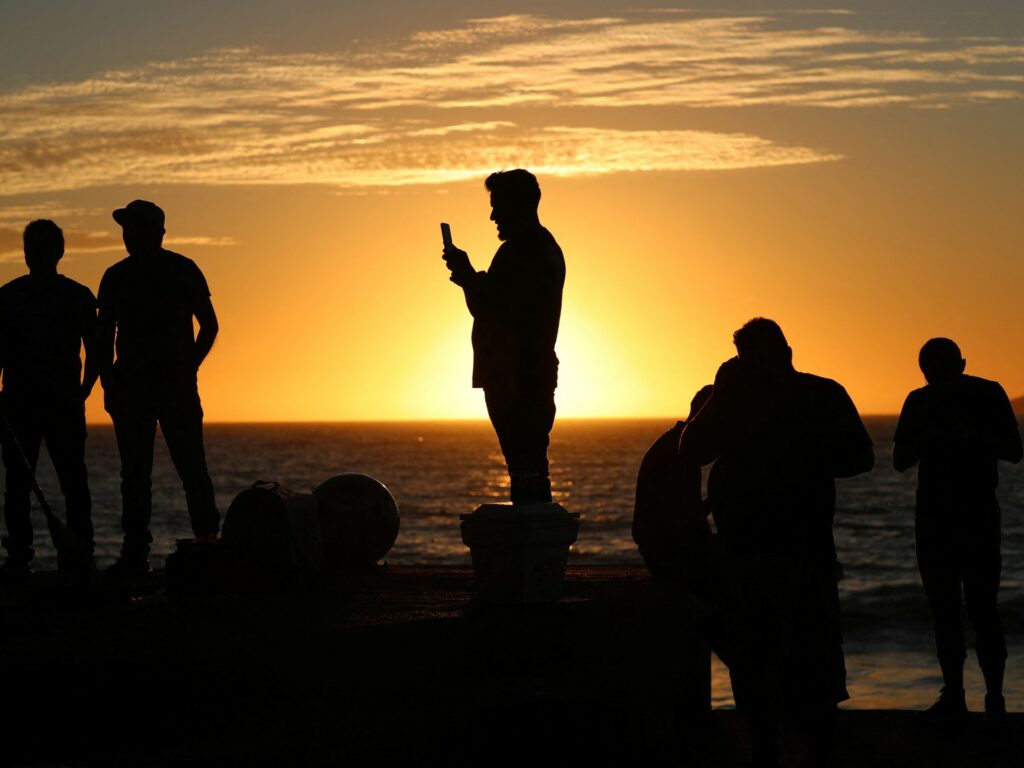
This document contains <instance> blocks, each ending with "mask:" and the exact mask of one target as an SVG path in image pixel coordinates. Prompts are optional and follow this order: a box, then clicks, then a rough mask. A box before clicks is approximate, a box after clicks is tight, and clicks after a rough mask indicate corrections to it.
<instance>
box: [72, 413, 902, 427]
mask: <svg viewBox="0 0 1024 768" xmlns="http://www.w3.org/2000/svg"><path fill="white" fill-rule="evenodd" d="M898 416H899V414H898V413H864V414H861V418H864V419H882V418H885V419H895V418H897V417H898ZM680 420H681V419H680V417H679V416H565V417H559V418H557V419H556V421H555V428H557V427H558V425H559V424H564V423H566V422H570V423H584V422H585V423H612V422H638V421H651V422H654V421H661V422H664V423H666V424H674V423H675V422H677V421H680ZM203 424H204V425H207V426H216V427H230V426H249V427H251V426H268V427H269V426H275V427H281V426H326V425H343V424H345V425H348V424H367V425H370V424H392V425H394V424H465V425H470V424H474V425H475V424H479V425H486V426H490V421H488V420H487V418H486V417H480V418H476V417H465V418H460V417H453V418H441V419H431V418H420V419H407V418H395V419H389V418H378V419H259V420H252V421H241V420H219V419H204V420H203ZM86 426H89V427H112V426H113V425H112V423H111V422H110V420H109V419H108V420H106V421H87V422H86Z"/></svg>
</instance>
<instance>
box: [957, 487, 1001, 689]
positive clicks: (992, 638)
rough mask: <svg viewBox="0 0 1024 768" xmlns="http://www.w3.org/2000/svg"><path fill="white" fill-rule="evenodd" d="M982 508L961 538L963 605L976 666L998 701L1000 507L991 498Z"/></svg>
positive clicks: (999, 681)
mask: <svg viewBox="0 0 1024 768" xmlns="http://www.w3.org/2000/svg"><path fill="white" fill-rule="evenodd" d="M984 507H985V508H984V509H982V510H979V515H978V518H979V520H980V521H981V524H980V525H977V526H975V527H974V528H973V529H972V532H971V535H970V536H966V537H964V538H965V542H964V568H963V588H964V602H965V603H966V605H967V617H968V619H969V620H970V622H971V626H972V627H973V628H974V632H975V635H976V638H977V639H976V650H977V654H978V664H979V666H980V667H981V670H982V673H983V674H984V676H985V688H986V691H987V692H988V694H989V697H991V698H992V699H993V700H996V699H999V700H1001V699H1002V695H1003V675H1004V672H1005V668H1006V638H1005V636H1004V635H1003V627H1002V622H1001V621H1000V618H999V609H998V605H997V601H998V593H999V582H1000V577H1001V574H1002V553H1001V552H1000V520H999V505H998V503H997V502H996V500H995V498H992V499H990V500H988V501H987V503H986V504H985V505H984ZM987 702H988V698H986V703H987ZM987 708H988V707H986V709H987Z"/></svg>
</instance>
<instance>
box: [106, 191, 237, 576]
mask: <svg viewBox="0 0 1024 768" xmlns="http://www.w3.org/2000/svg"><path fill="white" fill-rule="evenodd" d="M113 215H114V220H115V221H116V222H117V223H118V224H120V225H121V227H122V229H123V236H124V244H125V248H126V249H127V251H128V258H126V259H123V260H122V261H119V262H118V263H117V264H115V265H114V266H112V267H110V268H109V269H108V270H107V271H106V274H104V275H103V280H102V281H101V282H100V292H99V299H98V300H99V328H100V345H101V347H100V348H101V350H102V354H103V360H104V365H103V373H102V382H103V389H104V391H105V397H104V404H105V406H106V409H107V412H108V413H110V416H111V418H112V419H113V421H114V432H115V434H116V436H117V448H118V451H119V453H120V454H121V502H122V517H121V527H122V528H123V530H124V544H123V545H122V547H121V557H120V558H119V559H118V561H117V562H116V563H115V564H114V565H112V566H111V567H110V568H109V569H108V570H107V573H108V575H109V576H111V577H114V578H124V577H129V576H138V575H144V574H146V573H148V572H149V571H150V570H151V569H150V567H149V560H148V556H149V545H150V543H151V542H152V541H153V537H152V536H151V535H150V532H149V522H150V517H151V514H152V495H151V476H152V473H153V441H154V439H155V437H156V426H157V423H159V424H160V429H161V431H162V432H163V434H164V439H165V440H166V441H167V450H168V451H169V452H170V454H171V460H172V461H173V462H174V467H175V469H177V471H178V475H179V476H180V477H181V480H182V483H183V484H184V486H185V498H186V502H187V504H188V513H189V517H190V518H191V521H192V531H193V533H194V534H195V536H196V538H197V539H204V540H209V541H216V537H217V529H218V527H219V525H220V515H219V513H218V512H217V505H216V502H215V501H214V495H213V483H212V482H211V481H210V473H209V471H208V470H207V467H206V451H205V449H204V446H203V409H202V405H201V404H200V401H199V389H198V386H197V381H196V374H197V372H198V371H199V366H200V364H201V363H202V362H203V360H204V359H205V358H206V355H207V354H208V353H209V351H210V349H211V347H212V346H213V340H214V339H215V338H216V336H217V329H218V325H217V316H216V314H215V313H214V311H213V304H212V303H211V302H210V289H209V288H208V287H207V285H206V278H205V277H203V273H202V272H201V271H200V270H199V267H197V266H196V264H195V262H193V261H192V260H191V259H187V258H185V257H184V256H181V255H179V254H177V253H173V252H172V251H167V250H164V248H163V247H162V245H163V237H164V212H163V211H162V210H161V209H160V208H159V207H157V206H156V205H154V204H153V203H151V202H148V201H146V200H133V201H132V202H130V203H129V204H128V205H127V206H125V207H124V208H119V209H118V210H116V211H114V214H113ZM193 317H194V318H195V319H196V320H197V321H198V323H199V333H198V334H195V335H194V331H193V325H192V319H193ZM115 336H116V351H117V359H116V361H114V362H113V364H112V365H111V364H110V360H111V359H112V358H113V355H114V351H115Z"/></svg>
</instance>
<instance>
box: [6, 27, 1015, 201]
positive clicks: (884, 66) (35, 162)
mask: <svg viewBox="0 0 1024 768" xmlns="http://www.w3.org/2000/svg"><path fill="white" fill-rule="evenodd" d="M847 21H852V19H851V17H850V16H848V15H847V14H845V13H827V14H787V13H777V14H764V15H759V16H735V17H726V16H715V17H712V18H708V17H700V16H697V15H694V14H692V13H682V14H666V13H653V12H650V13H640V14H635V15H630V16H628V17H622V18H604V17H602V18H592V19H583V20H566V19H548V18H543V17H538V16H529V15H515V16H505V17H500V18H492V19H476V20H470V21H467V22H465V23H464V24H462V25H460V26H458V27H457V28H453V29H448V30H437V31H429V32H421V33H418V34H415V35H412V36H411V37H409V38H406V39H404V40H400V41H394V42H393V43H392V44H390V45H387V46H381V47H380V48H379V49H373V50H361V51H359V52H350V51H346V52H340V53H336V54H325V53H318V54H288V55H284V54H268V53H265V52H261V51H258V50H251V49H234V50H219V51H213V52H210V53H208V54H206V55H203V56H198V57H193V58H188V59H184V60H179V61H168V62H153V63H150V64H147V65H145V66H142V67H139V68H135V69H126V70H118V71H111V72H104V73H100V74H98V75H96V76H94V77H91V78H89V79H86V80H82V81H78V82H66V83H56V84H48V85H39V86H33V87H29V88H23V89H20V90H16V91H11V92H7V93H4V94H0V114H3V127H4V133H5V138H4V142H3V144H2V145H0V189H2V190H3V192H4V194H7V195H11V194H19V193H26V192H38V191H48V190H53V191H59V190H66V189H72V188H80V187H86V186H95V185H108V184H124V183H133V184H151V183H204V184H281V183H284V184H307V183H317V184H332V185H338V186H341V187H348V188H358V187H368V186H380V187H389V186H396V185H403V184H438V183H448V182H451V181H457V180H460V179H463V178H470V177H477V176H479V175H480V174H481V173H484V172H486V171H489V170H492V169H494V168H496V167H501V166H509V165H529V166H530V167H533V168H536V169H543V170H544V171H545V172H547V173H552V174H563V175H579V174H598V173H615V172H623V171H641V170H674V171H678V170H693V169H701V170H714V169H721V168H749V167H761V166H772V165H784V164H792V163H807V162H821V161H826V160H832V159H835V158H836V155H835V154H834V153H831V152H828V151H825V150H821V149H812V148H807V147H791V146H782V145H779V144H777V143H775V142H772V141H769V140H767V139H765V138H759V137H756V136H753V135H750V132H749V131H742V130H741V131H740V132H737V133H711V132H700V131H685V130H619V129H615V128H610V127H608V126H611V125H615V124H616V123H615V121H616V119H617V116H620V115H622V114H623V110H629V111H630V113H631V114H633V115H635V114H636V111H637V110H640V109H649V110H657V109H659V108H666V107H672V108H678V107H689V108H700V109H711V108H717V109H729V110H736V109H737V108H743V107H755V106H760V105H776V106H789V107H793V108H797V107H800V108H828V109H854V108H859V109H864V108H871V107H879V106H885V105H890V106H891V105H905V106H912V107H934V108H938V107H943V108H950V107H955V106H957V105H958V104H966V103H972V102H979V101H1001V100H1010V99H1019V98H1021V95H1022V92H1024V41H1022V40H1020V39H1016V38H1006V39H987V38H986V39H978V38H969V39H938V38H935V37H931V36H928V35H925V34H922V33H919V32H915V31H913V30H911V31H906V32H899V33H893V32H872V31H866V30H864V29H859V28H855V27H854V26H852V23H851V24H850V25H847V26H843V24H844V23H846V22H847ZM536 107H543V108H544V109H545V110H547V112H546V113H545V114H547V115H548V116H550V114H558V115H563V116H564V117H562V118H561V119H560V122H561V123H562V124H561V125H559V124H557V123H556V124H554V125H550V126H549V127H546V128H541V129H538V128H536V127H535V126H536V124H537V123H538V122H540V118H539V116H538V113H537V111H536V109H535V108H536ZM576 108H591V110H592V109H593V108H598V109H600V110H603V114H604V115H605V117H604V118H603V119H601V120H600V125H601V127H596V126H594V125H593V124H592V121H593V117H590V118H589V121H591V124H589V125H584V126H580V125H579V120H578V119H576V120H574V119H572V118H571V115H573V114H574V113H573V110H574V109H576ZM551 110H555V112H552V111H551ZM580 114H582V113H580ZM635 124H636V121H635V120H633V121H631V122H630V125H635Z"/></svg>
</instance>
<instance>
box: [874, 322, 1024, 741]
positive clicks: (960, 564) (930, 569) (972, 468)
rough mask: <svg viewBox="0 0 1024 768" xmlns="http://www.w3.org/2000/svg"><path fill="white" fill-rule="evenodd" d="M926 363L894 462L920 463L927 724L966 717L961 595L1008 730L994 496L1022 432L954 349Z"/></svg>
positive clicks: (995, 713) (939, 350) (932, 345)
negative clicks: (929, 645) (935, 678)
mask: <svg viewBox="0 0 1024 768" xmlns="http://www.w3.org/2000/svg"><path fill="white" fill-rule="evenodd" d="M918 361H919V363H920V366H921V372H922V373H923V374H924V377H925V380H926V381H927V382H928V383H927V385H926V386H924V387H921V388H920V389H915V390H914V391H913V392H911V393H910V394H909V395H908V396H907V400H906V402H905V403H904V404H903V410H902V412H901V413H900V420H899V423H898V424H897V426H896V434H895V436H894V438H893V448H892V463H893V466H894V467H895V468H896V469H897V470H899V471H900V472H904V471H906V470H907V469H909V468H910V467H912V466H913V465H914V464H918V472H917V507H916V511H915V520H914V536H915V539H916V543H917V564H918V569H919V570H920V573H921V582H922V584H923V585H924V590H925V593H926V594H927V596H928V604H929V606H930V607H931V612H932V619H933V621H934V625H935V644H936V647H937V653H938V657H939V666H940V667H941V669H942V681H943V688H942V693H941V695H940V696H939V699H938V700H937V701H936V702H935V704H933V705H932V706H931V708H929V709H928V710H927V711H925V712H923V713H922V717H924V718H926V719H943V718H947V717H956V716H960V715H964V714H966V713H967V706H966V701H965V700H964V669H963V667H964V659H965V658H966V652H965V650H964V630H963V626H962V624H961V619H960V610H961V600H960V594H961V589H962V591H963V596H964V600H965V602H966V603H967V615H968V617H969V618H970V621H971V624H972V625H973V626H974V631H975V632H976V634H977V653H978V664H979V665H980V666H981V670H982V672H983V673H984V676H985V687H986V690H987V693H986V695H985V717H986V721H988V722H994V723H1002V722H1003V721H1004V720H1005V718H1006V704H1005V702H1004V699H1003V673H1004V670H1005V666H1006V640H1005V638H1004V637H1003V629H1002V625H1001V624H1000V621H999V613H998V611H997V608H996V595H997V593H998V591H999V579H1000V571H1001V566H1002V561H1001V555H1000V545H999V539H1000V527H1001V524H1000V511H999V503H998V502H997V501H996V492H995V489H996V485H997V484H998V482H999V470H998V460H999V459H1003V460H1006V461H1012V462H1014V463H1016V462H1018V461H1020V460H1021V455H1022V449H1021V439H1020V430H1019V429H1018V426H1017V419H1016V417H1015V416H1014V413H1013V408H1012V406H1011V405H1010V400H1009V398H1008V397H1007V396H1006V392H1004V391H1003V388H1002V387H1001V386H1000V385H999V384H997V383H996V382H994V381H988V380H986V379H981V378H977V377H975V376H968V375H966V374H965V373H964V368H965V367H966V365H967V362H966V361H965V360H964V359H963V357H961V354H960V348H959V347H958V346H957V345H956V343H955V342H953V341H951V340H950V339H942V338H937V339H931V340H930V341H928V342H927V343H925V345H924V346H923V347H921V353H920V355H919V357H918Z"/></svg>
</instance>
